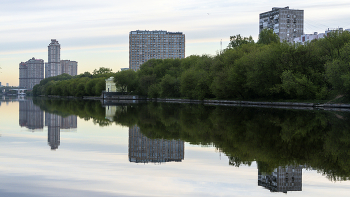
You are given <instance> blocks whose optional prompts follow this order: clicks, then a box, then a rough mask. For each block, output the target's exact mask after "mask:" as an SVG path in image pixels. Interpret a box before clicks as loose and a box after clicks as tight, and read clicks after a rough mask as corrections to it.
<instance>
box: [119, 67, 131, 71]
mask: <svg viewBox="0 0 350 197" xmlns="http://www.w3.org/2000/svg"><path fill="white" fill-rule="evenodd" d="M120 70H121V71H123V70H129V68H121V69H120Z"/></svg>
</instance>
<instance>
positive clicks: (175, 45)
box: [129, 30, 185, 70]
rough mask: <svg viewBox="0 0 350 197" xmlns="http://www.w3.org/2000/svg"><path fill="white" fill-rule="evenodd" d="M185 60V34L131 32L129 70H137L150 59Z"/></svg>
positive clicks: (145, 31)
mask: <svg viewBox="0 0 350 197" xmlns="http://www.w3.org/2000/svg"><path fill="white" fill-rule="evenodd" d="M176 58H179V59H181V58H185V34H183V33H182V32H167V31H162V30H160V31H147V30H144V31H140V30H137V31H131V32H130V34H129V69H133V70H138V69H140V65H141V64H143V63H145V62H146V61H148V60H150V59H176Z"/></svg>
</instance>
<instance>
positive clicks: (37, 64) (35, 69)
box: [19, 57, 44, 89]
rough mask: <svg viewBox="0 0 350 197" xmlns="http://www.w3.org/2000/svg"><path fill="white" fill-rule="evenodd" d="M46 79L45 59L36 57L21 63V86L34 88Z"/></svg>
mask: <svg viewBox="0 0 350 197" xmlns="http://www.w3.org/2000/svg"><path fill="white" fill-rule="evenodd" d="M43 79H44V60H42V59H35V58H34V57H33V58H32V59H30V60H28V61H26V62H21V63H20V64H19V87H22V88H26V89H33V87H34V86H35V85H36V84H39V83H40V81H41V80H43Z"/></svg>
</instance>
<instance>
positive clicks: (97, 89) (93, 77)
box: [33, 67, 114, 97]
mask: <svg viewBox="0 0 350 197" xmlns="http://www.w3.org/2000/svg"><path fill="white" fill-rule="evenodd" d="M113 75H114V73H112V70H111V69H109V68H104V67H101V68H100V69H99V70H96V69H95V70H94V71H93V73H92V74H91V73H89V72H85V73H84V74H80V75H77V76H71V75H68V74H65V73H64V74H62V75H58V76H55V77H49V78H46V79H43V80H41V81H40V84H38V85H35V86H34V87H33V95H34V96H39V95H46V96H47V95H58V96H75V97H82V96H100V95H101V93H102V91H103V90H105V89H106V81H105V80H106V79H107V78H109V77H111V76H113Z"/></svg>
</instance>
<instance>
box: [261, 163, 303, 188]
mask: <svg viewBox="0 0 350 197" xmlns="http://www.w3.org/2000/svg"><path fill="white" fill-rule="evenodd" d="M302 169H303V168H302V166H286V167H282V166H280V167H278V168H276V169H274V171H273V172H272V173H267V172H261V170H260V169H259V171H258V185H259V186H262V187H265V188H266V189H269V190H270V191H271V192H283V193H287V192H288V191H302Z"/></svg>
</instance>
